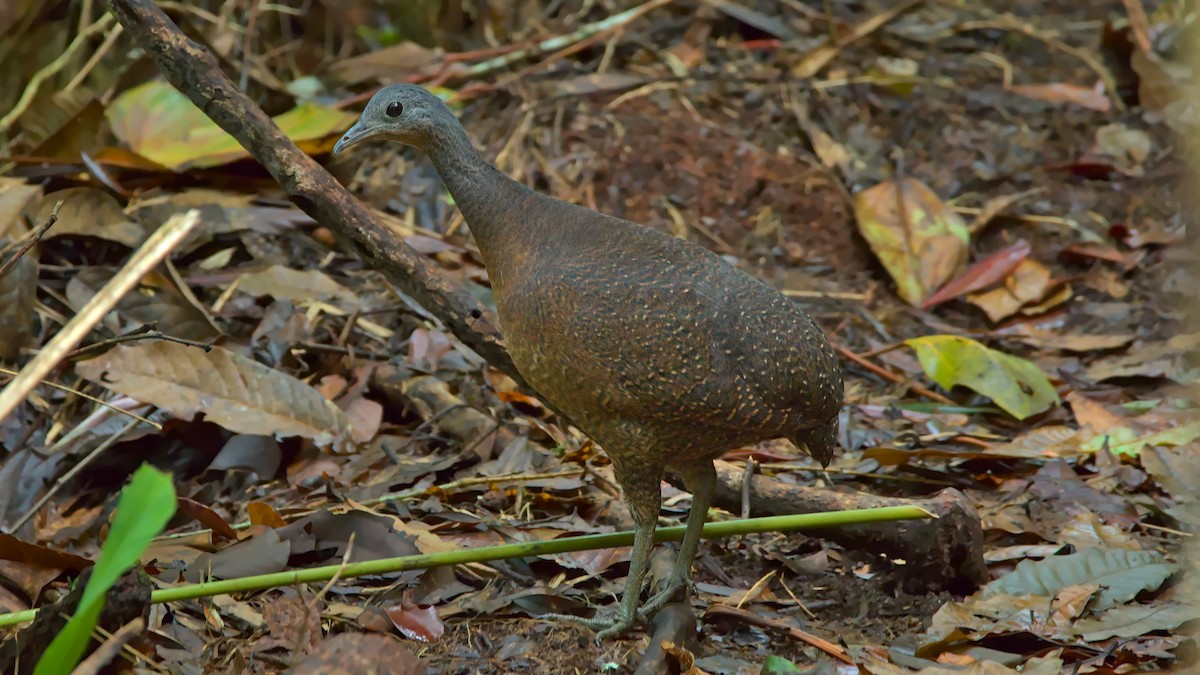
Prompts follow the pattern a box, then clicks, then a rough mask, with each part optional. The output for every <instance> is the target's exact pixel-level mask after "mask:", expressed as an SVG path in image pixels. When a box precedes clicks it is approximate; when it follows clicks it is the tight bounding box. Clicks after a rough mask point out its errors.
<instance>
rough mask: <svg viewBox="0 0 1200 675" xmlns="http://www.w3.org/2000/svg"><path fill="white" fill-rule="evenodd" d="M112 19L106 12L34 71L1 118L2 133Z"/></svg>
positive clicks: (104, 29) (106, 27)
mask: <svg viewBox="0 0 1200 675" xmlns="http://www.w3.org/2000/svg"><path fill="white" fill-rule="evenodd" d="M112 20H113V15H112V14H108V13H105V14H104V16H102V17H100V19H99V20H98V21H96V23H94V24H92V25H90V26H88V27H87V28H85V29H83V30H81V31H79V35H76V36H75V39H74V40H72V41H71V44H69V45H67V48H66V49H64V50H63V53H62V54H59V55H58V58H56V59H54V60H53V61H51V62H50V63H49V64H47V65H46V67H45V68H42V69H41V70H39V71H37V72H36V73H34V75H33V77H32V78H30V79H29V84H27V85H25V91H23V92H21V98H20V99H19V100H18V101H17V104H16V105H14V106H13V109H12V110H10V111H8V114H7V115H5V116H4V117H3V118H0V133H4V132H6V131H8V128H9V127H11V126H12V125H13V122H16V121H17V119H18V118H19V117H21V115H24V114H25V111H26V110H28V109H29V106H30V104H31V103H33V99H34V97H35V96H37V93H38V89H40V88H41V86H42V83H43V82H45V81H46V80H48V79H50V78H51V77H53V76H54V75H56V74H57V73H58V71H60V70H62V69H63V68H65V67H66V66H67V64H68V63H70V62H71V60H72V59H73V58H74V57H75V52H78V51H79V50H80V49H82V48H83V46H84V45H85V44H87V41H88V40H89V39H90V38H91V37H92V36H93V35H95V34H96V33H101V32H103V31H106V30H108V25H109V24H110V23H112Z"/></svg>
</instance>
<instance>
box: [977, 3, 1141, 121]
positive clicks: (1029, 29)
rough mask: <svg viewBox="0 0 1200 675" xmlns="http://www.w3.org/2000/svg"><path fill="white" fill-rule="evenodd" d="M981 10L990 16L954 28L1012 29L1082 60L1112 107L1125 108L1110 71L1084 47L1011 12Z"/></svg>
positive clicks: (1115, 80)
mask: <svg viewBox="0 0 1200 675" xmlns="http://www.w3.org/2000/svg"><path fill="white" fill-rule="evenodd" d="M983 11H984V12H985V13H986V14H987V15H989V16H991V17H992V18H991V19H987V20H982V21H968V22H966V23H962V24H959V25H958V26H955V28H954V30H955V31H958V32H966V31H972V30H987V29H989V28H990V29H996V30H1009V31H1014V32H1017V33H1021V34H1022V35H1025V36H1027V37H1031V38H1033V39H1035V40H1038V41H1040V42H1043V43H1045V44H1046V45H1048V46H1050V47H1052V48H1054V49H1057V50H1058V51H1060V52H1064V53H1066V54H1070V55H1071V56H1074V57H1075V58H1077V59H1079V60H1080V61H1083V63H1084V64H1085V65H1086V66H1087V67H1088V68H1091V70H1092V72H1094V73H1095V74H1096V76H1097V77H1099V78H1100V81H1101V82H1103V83H1104V90H1105V92H1107V93H1108V98H1109V99H1110V100H1111V101H1112V103H1113V107H1115V108H1116V109H1117V110H1124V109H1125V102H1124V101H1122V100H1121V96H1120V94H1119V93H1118V90H1117V79H1116V78H1115V77H1113V74H1112V71H1110V70H1109V69H1108V68H1107V67H1106V66H1105V65H1104V64H1103V63H1101V62H1100V59H1098V58H1097V57H1096V56H1095V55H1093V54H1091V53H1089V52H1088V51H1087V50H1085V49H1081V48H1079V47H1073V46H1071V45H1069V44H1067V43H1065V42H1063V41H1061V40H1059V39H1058V38H1056V37H1054V36H1052V35H1050V34H1049V33H1047V32H1045V31H1042V30H1041V29H1039V28H1037V27H1035V26H1033V25H1031V24H1028V23H1023V22H1022V21H1021V20H1019V19H1017V18H1016V17H1014V16H1012V15H1011V14H998V13H996V12H992V11H989V10H986V9H985V10H983Z"/></svg>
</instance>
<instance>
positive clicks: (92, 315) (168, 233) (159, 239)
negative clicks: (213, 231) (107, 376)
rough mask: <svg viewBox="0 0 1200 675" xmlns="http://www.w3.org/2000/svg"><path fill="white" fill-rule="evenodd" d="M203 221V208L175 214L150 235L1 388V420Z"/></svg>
mask: <svg viewBox="0 0 1200 675" xmlns="http://www.w3.org/2000/svg"><path fill="white" fill-rule="evenodd" d="M198 222H200V211H199V210H197V209H192V210H191V211H188V212H187V213H184V214H178V215H175V216H172V217H171V219H170V220H168V221H167V222H166V223H165V224H163V226H162V227H160V228H158V230H157V231H156V232H155V233H154V234H152V235H150V238H149V239H147V240H146V243H144V244H142V247H141V248H139V249H138V250H137V251H135V252H134V254H133V256H131V257H130V258H129V261H128V262H126V263H125V266H124V267H122V268H121V270H120V271H119V272H117V274H116V276H114V277H113V278H112V279H110V280H109V282H108V283H107V284H105V285H104V288H102V289H100V292H99V293H97V294H96V295H95V297H93V298H92V299H91V300H89V301H88V303H87V304H86V305H84V306H83V308H82V309H80V310H79V313H78V314H76V315H75V317H74V318H73V319H71V320H70V321H68V322H67V325H65V326H63V327H62V330H60V331H59V332H58V334H57V335H55V336H54V337H53V338H52V339H51V340H50V342H49V343H47V344H46V346H45V347H43V348H42V350H41V351H40V352H38V355H37V356H35V357H33V360H32V361H30V362H29V363H27V364H26V365H25V367H24V368H22V369H21V372H20V373H19V374H18V375H17V376H16V377H15V378H13V381H12V382H10V383H9V384H8V386H7V387H5V388H4V390H3V391H0V420H3V419H4V418H6V417H8V415H9V413H11V412H12V411H13V410H14V409H15V408H16V407H17V405H18V404H20V403H21V401H23V400H25V397H26V396H27V395H28V394H29V392H31V391H33V389H34V387H36V386H37V385H38V384H39V383H40V382H41V381H42V380H43V379H45V377H46V375H47V374H48V373H49V372H50V371H51V370H53V369H54V367H55V366H57V365H58V364H59V363H60V362H61V361H62V360H63V358H64V357H65V356H66V355H67V354H69V353H70V352H71V350H73V349H75V346H76V345H78V344H79V342H80V341H81V340H82V339H83V338H84V336H85V335H87V334H88V332H89V331H91V330H92V327H93V326H95V325H96V323H98V322H99V321H100V319H102V318H104V315H106V314H108V313H109V311H111V310H112V308H113V307H114V306H116V304H117V302H118V301H119V300H120V299H121V298H122V297H124V295H125V294H126V293H128V292H129V290H130V289H132V288H133V287H134V286H135V285H136V284H137V283H138V282H139V281H140V280H141V278H142V277H144V276H145V275H146V273H147V272H149V271H150V270H152V269H154V266H155V265H157V264H158V263H159V262H160V261H162V259H163V258H164V257H166V256H167V254H168V253H170V252H171V250H172V249H174V248H175V246H176V245H178V244H179V242H181V241H183V238H184V237H185V236H187V233H188V232H190V231H191V229H192V228H193V227H195V226H196V223H198Z"/></svg>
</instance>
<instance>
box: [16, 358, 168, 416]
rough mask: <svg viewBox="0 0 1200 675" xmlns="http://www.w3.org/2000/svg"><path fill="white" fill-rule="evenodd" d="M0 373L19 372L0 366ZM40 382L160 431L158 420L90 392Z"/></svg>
mask: <svg viewBox="0 0 1200 675" xmlns="http://www.w3.org/2000/svg"><path fill="white" fill-rule="evenodd" d="M0 374H3V375H11V376H13V377H16V376H17V375H19V374H20V373H18V372H17V371H15V370H9V369H8V368H2V367H0ZM41 384H44V385H46V386H47V387H53V388H55V389H57V390H59V391H65V392H67V393H68V394H74V395H75V396H78V397H79V398H85V399H87V400H89V401H91V402H92V403H95V404H96V405H100V406H104V407H105V408H108V409H109V410H112V411H113V412H117V413H120V414H122V415H125V416H127V417H132V418H133V419H135V420H137V421H139V422H145V423H146V424H149V425H150V426H152V427H154V428H155V429H158V430H159V431H162V425H161V424H159V423H158V422H152V421H150V420H148V419H146V418H145V417H142V416H141V415H138V414H137V413H131V412H129V411H128V410H125V409H123V408H120V407H118V406H115V405H113V404H111V403H109V402H108V401H105V400H103V399H99V398H96V397H95V396H92V395H91V394H87V393H84V392H82V391H80V390H78V389H72V388H71V387H68V386H67V385H65V384H59V383H58V382H54V381H53V380H42V381H41Z"/></svg>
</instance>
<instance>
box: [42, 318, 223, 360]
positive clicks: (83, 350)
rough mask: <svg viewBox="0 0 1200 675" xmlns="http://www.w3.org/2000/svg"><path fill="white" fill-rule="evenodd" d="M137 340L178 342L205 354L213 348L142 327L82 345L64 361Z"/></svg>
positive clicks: (151, 327) (202, 343)
mask: <svg viewBox="0 0 1200 675" xmlns="http://www.w3.org/2000/svg"><path fill="white" fill-rule="evenodd" d="M139 340H166V341H167V342H178V343H179V344H181V345H185V346H187V347H196V348H198V349H203V350H204V351H205V352H211V351H212V349H213V346H212V345H211V344H209V343H207V342H199V341H197V340H188V339H186V338H181V337H175V336H174V335H167V334H166V333H164V332H162V331H160V330H157V329H155V328H154V327H153V326H142V327H141V328H138V329H137V330H135V331H133V332H130V333H126V334H125V335H118V336H116V337H111V338H108V339H107V340H101V341H99V342H94V343H92V344H90V345H84V346H83V347H80V348H79V349H76V350H75V351H73V352H71V353H70V354H67V355H66V357H65V358H64V360H66V361H78V360H79V359H82V358H84V357H86V356H90V355H92V354H94V353H96V352H99V351H102V350H104V349H107V348H109V347H114V346H116V345H119V344H123V343H126V342H137V341H139Z"/></svg>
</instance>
